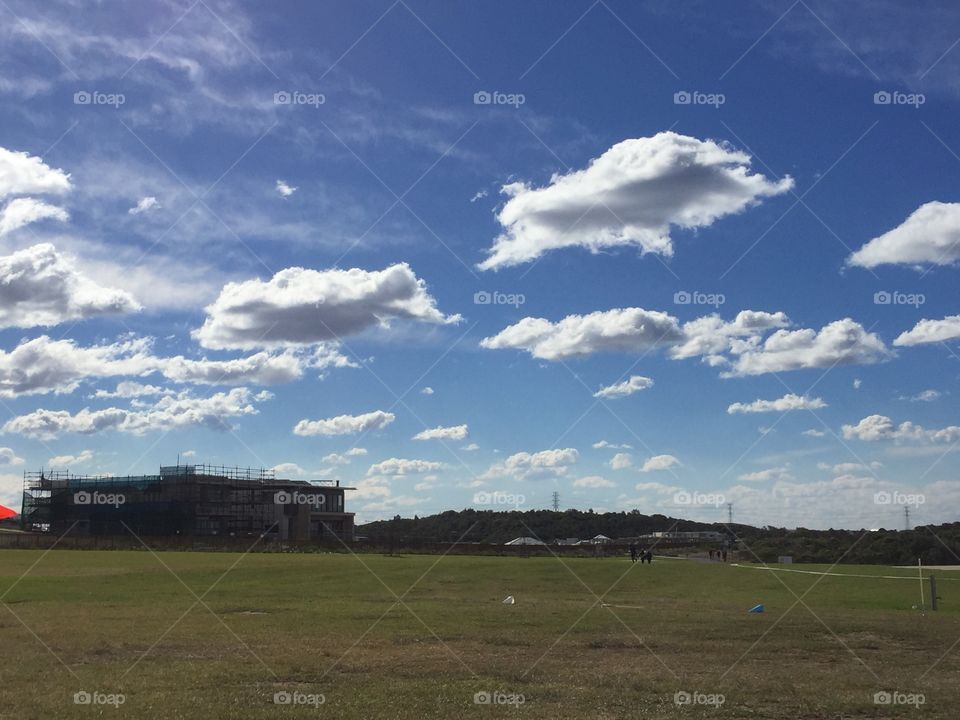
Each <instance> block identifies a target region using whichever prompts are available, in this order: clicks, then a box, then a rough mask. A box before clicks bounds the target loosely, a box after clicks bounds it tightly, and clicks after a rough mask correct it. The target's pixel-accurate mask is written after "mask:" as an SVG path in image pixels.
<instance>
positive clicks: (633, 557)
mask: <svg viewBox="0 0 960 720" xmlns="http://www.w3.org/2000/svg"><path fill="white" fill-rule="evenodd" d="M637 560H639V561H640V562H641V564H642V563H647V564H649V563H652V562H653V551H652V550H644V551H643V552H640V551H639V550H637V546H636V544H634V543H630V562H636V561H637Z"/></svg>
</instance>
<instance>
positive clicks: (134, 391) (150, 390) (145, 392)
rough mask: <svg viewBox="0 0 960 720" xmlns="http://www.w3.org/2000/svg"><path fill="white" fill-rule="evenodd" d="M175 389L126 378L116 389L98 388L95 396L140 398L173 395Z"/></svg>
mask: <svg viewBox="0 0 960 720" xmlns="http://www.w3.org/2000/svg"><path fill="white" fill-rule="evenodd" d="M173 394H174V393H173V390H170V389H168V388H162V387H157V386H156V385H145V384H143V383H138V382H133V381H132V380H124V381H122V382H118V383H117V387H116V389H114V390H97V391H96V392H95V393H94V394H93V397H95V398H127V399H129V398H138V397H147V396H150V395H173Z"/></svg>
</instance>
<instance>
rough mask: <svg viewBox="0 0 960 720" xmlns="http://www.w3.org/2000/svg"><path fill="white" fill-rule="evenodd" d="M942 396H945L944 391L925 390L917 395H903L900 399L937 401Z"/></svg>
mask: <svg viewBox="0 0 960 720" xmlns="http://www.w3.org/2000/svg"><path fill="white" fill-rule="evenodd" d="M941 397H943V393H942V392H940V391H939V390H924V391H923V392H918V393H917V394H916V395H906V396H905V395H901V396H900V397H899V398H898V399H899V400H909V401H910V402H935V401H936V400H939V399H940V398H941Z"/></svg>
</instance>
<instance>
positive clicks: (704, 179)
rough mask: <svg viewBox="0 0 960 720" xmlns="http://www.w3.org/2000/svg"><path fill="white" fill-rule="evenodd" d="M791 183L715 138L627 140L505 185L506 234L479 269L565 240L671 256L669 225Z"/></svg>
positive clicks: (734, 206) (696, 224)
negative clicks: (533, 179) (546, 174)
mask: <svg viewBox="0 0 960 720" xmlns="http://www.w3.org/2000/svg"><path fill="white" fill-rule="evenodd" d="M792 186H793V180H792V179H791V178H789V177H786V178H784V179H782V180H780V181H777V182H773V181H770V180H768V179H767V178H766V177H764V176H763V175H761V174H758V173H751V172H750V156H749V155H748V154H747V153H744V152H741V151H737V150H734V149H732V148H730V147H728V146H726V145H724V144H721V143H716V142H714V141H712V140H699V139H697V138H694V137H688V136H685V135H678V134H676V133H673V132H662V133H658V134H657V135H655V136H653V137H648V138H635V139H629V140H624V141H623V142H620V143H617V144H616V145H614V146H613V147H611V148H610V149H609V150H607V151H606V152H604V153H603V154H602V155H601V156H600V157H598V158H596V159H595V160H592V161H591V162H590V164H589V165H588V166H587V168H585V169H583V170H576V171H571V172H569V173H567V174H565V175H560V174H557V175H554V176H553V177H552V178H551V179H550V183H549V184H547V185H546V186H544V187H539V188H537V187H533V186H531V185H528V184H526V183H522V182H515V183H511V184H509V185H505V186H503V188H501V192H502V193H503V194H505V195H507V196H508V197H509V200H508V201H507V202H506V203H505V204H504V206H503V208H502V209H501V210H500V212H499V213H498V215H497V220H498V221H499V222H500V225H501V226H502V227H503V232H502V233H501V234H500V235H499V236H498V237H497V238H496V239H495V240H494V243H493V247H492V248H491V249H490V251H489V256H488V257H487V259H486V260H484V261H483V262H482V263H480V264H479V265H478V267H480V268H481V269H483V270H492V269H499V268H502V267H508V266H511V265H518V264H520V263H525V262H529V261H531V260H534V259H536V258H538V257H540V256H541V255H543V254H544V253H546V252H549V251H550V250H556V249H559V248H567V247H581V248H585V249H587V250H589V251H591V252H598V251H600V250H603V249H604V248H611V247H618V246H634V247H637V248H639V250H640V251H641V253H657V254H660V255H664V256H667V257H669V256H672V255H673V242H672V239H671V237H670V232H671V227H677V228H682V229H694V228H703V227H708V226H710V225H712V224H713V222H714V221H715V220H717V219H718V218H721V217H723V216H725V215H730V214H733V213H738V212H740V211H742V210H744V209H745V208H747V207H749V206H750V205H752V204H755V203H757V202H758V201H759V200H760V199H762V198H764V197H767V196H771V195H778V194H780V193H784V192H786V191H788V190H789V189H790V188H791V187H792Z"/></svg>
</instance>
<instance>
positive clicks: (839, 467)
mask: <svg viewBox="0 0 960 720" xmlns="http://www.w3.org/2000/svg"><path fill="white" fill-rule="evenodd" d="M881 467H883V463H881V462H876V461H874V462H872V463H870V464H869V465H864V464H863V463H859V462H844V463H837V464H836V465H831V464H829V463H817V468H818V469H820V470H827V471H829V472H830V473H831V474H832V475H834V476H836V477H840V476H842V475H853V474H854V473H859V472H866V473H872V472H873V471H874V470H878V469H880V468H881Z"/></svg>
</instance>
